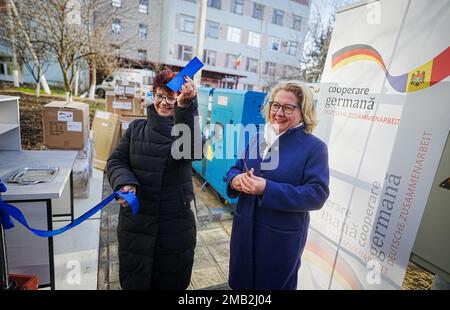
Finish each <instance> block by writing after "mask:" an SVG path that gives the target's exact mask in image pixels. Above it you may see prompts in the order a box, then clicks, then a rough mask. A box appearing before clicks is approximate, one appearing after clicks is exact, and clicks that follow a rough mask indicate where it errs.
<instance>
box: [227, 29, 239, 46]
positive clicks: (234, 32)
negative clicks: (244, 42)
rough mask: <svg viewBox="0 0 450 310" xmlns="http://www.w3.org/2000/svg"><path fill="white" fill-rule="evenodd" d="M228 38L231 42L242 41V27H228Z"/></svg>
mask: <svg viewBox="0 0 450 310" xmlns="http://www.w3.org/2000/svg"><path fill="white" fill-rule="evenodd" d="M227 40H228V41H231V42H236V43H241V29H239V28H236V27H228V34H227Z"/></svg>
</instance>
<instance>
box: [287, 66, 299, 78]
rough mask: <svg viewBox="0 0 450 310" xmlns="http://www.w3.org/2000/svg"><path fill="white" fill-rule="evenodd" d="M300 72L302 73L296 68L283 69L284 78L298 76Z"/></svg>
mask: <svg viewBox="0 0 450 310" xmlns="http://www.w3.org/2000/svg"><path fill="white" fill-rule="evenodd" d="M299 71H300V69H299V68H296V67H294V66H289V65H285V66H284V67H283V76H284V77H291V76H296V75H297V74H298V72H299Z"/></svg>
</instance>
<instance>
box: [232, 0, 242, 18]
mask: <svg viewBox="0 0 450 310" xmlns="http://www.w3.org/2000/svg"><path fill="white" fill-rule="evenodd" d="M231 12H233V13H236V14H239V15H242V14H244V0H233V2H232V3H231Z"/></svg>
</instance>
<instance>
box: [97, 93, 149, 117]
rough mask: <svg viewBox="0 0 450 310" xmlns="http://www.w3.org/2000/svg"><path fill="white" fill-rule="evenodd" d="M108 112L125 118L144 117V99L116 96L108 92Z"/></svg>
mask: <svg viewBox="0 0 450 310" xmlns="http://www.w3.org/2000/svg"><path fill="white" fill-rule="evenodd" d="M106 112H112V113H116V114H119V115H123V116H127V115H133V116H140V115H143V114H144V110H143V105H142V98H141V97H139V96H134V97H126V96H116V95H114V94H111V93H110V92H108V93H106Z"/></svg>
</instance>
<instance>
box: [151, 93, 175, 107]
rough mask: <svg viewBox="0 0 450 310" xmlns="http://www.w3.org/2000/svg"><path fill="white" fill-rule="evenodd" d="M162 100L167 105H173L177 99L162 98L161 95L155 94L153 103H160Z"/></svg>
mask: <svg viewBox="0 0 450 310" xmlns="http://www.w3.org/2000/svg"><path fill="white" fill-rule="evenodd" d="M163 99H164V100H165V101H166V102H167V104H169V105H174V104H175V102H176V101H177V98H174V97H167V96H163V95H161V94H156V96H155V101H156V102H162V101H163Z"/></svg>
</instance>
